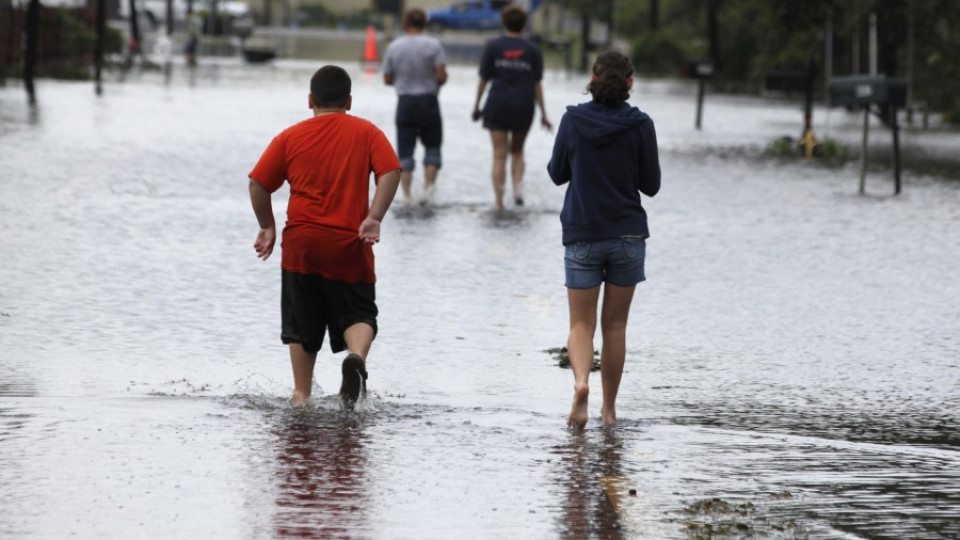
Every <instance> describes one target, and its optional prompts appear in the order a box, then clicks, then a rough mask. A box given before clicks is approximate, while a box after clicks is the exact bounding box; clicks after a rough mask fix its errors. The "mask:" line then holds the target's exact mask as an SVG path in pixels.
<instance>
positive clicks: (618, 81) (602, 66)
mask: <svg viewBox="0 0 960 540" xmlns="http://www.w3.org/2000/svg"><path fill="white" fill-rule="evenodd" d="M632 76H633V64H632V63H631V62H630V59H629V58H628V57H627V56H626V55H624V54H622V53H620V52H618V51H606V52H603V53H600V56H598V57H597V60H596V61H595V62H594V63H593V78H592V79H591V80H590V83H589V84H588V85H587V91H588V92H590V94H591V95H592V96H593V101H595V102H597V103H600V104H603V105H617V104H619V103H621V102H624V101H626V100H627V99H628V98H629V97H630V86H631V83H632V81H631V80H629V79H630V78H631V77H632Z"/></svg>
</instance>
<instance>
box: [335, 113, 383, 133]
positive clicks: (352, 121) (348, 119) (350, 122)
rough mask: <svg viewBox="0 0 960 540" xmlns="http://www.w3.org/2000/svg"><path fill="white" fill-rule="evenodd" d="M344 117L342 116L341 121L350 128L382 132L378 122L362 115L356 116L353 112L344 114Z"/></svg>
mask: <svg viewBox="0 0 960 540" xmlns="http://www.w3.org/2000/svg"><path fill="white" fill-rule="evenodd" d="M341 116H342V117H343V118H340V119H339V120H340V122H342V123H343V125H344V126H346V127H347V128H349V129H353V130H356V131H362V132H381V130H380V128H379V127H377V125H376V124H374V123H373V122H371V121H370V120H367V119H366V118H363V117H362V116H354V115H352V114H346V113H344V114H342V115H341Z"/></svg>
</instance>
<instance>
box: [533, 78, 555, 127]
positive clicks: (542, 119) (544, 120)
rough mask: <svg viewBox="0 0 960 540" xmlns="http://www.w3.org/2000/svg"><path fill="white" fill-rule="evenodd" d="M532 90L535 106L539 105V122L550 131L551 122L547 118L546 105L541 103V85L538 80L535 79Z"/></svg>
mask: <svg viewBox="0 0 960 540" xmlns="http://www.w3.org/2000/svg"><path fill="white" fill-rule="evenodd" d="M534 91H535V96H536V100H537V106H539V107H540V124H541V125H542V126H543V127H545V128H547V129H548V130H551V131H552V130H553V124H551V123H550V120H547V107H546V105H544V104H543V85H542V84H540V81H537V86H536V88H535V89H534Z"/></svg>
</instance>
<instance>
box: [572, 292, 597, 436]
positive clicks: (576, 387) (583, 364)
mask: <svg viewBox="0 0 960 540" xmlns="http://www.w3.org/2000/svg"><path fill="white" fill-rule="evenodd" d="M599 297H600V286H599V285H597V286H596V287H591V288H589V289H569V288H568V289H567V300H568V302H569V304H570V337H569V339H568V340H567V353H568V354H569V355H570V368H571V369H572V370H573V380H574V384H573V405H572V406H571V407H570V416H569V418H567V425H568V426H570V427H572V428H577V429H579V428H582V427H583V426H585V425H586V424H587V401H588V399H589V397H590V385H589V378H590V368H591V367H592V366H593V336H594V333H595V332H596V330H597V300H598V299H599Z"/></svg>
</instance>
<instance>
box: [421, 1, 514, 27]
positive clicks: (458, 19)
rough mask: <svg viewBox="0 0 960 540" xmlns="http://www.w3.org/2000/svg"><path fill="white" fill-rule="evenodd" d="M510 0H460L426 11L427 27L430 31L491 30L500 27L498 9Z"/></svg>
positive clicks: (506, 4)
mask: <svg viewBox="0 0 960 540" xmlns="http://www.w3.org/2000/svg"><path fill="white" fill-rule="evenodd" d="M509 5H510V0H462V1H460V2H454V3H453V4H450V5H449V6H447V7H445V8H439V9H431V10H430V11H428V12H427V28H428V29H429V30H430V31H431V32H442V31H443V30H446V29H448V28H450V29H466V30H492V29H495V28H499V27H500V10H501V9H503V8H505V7H507V6H509Z"/></svg>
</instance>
